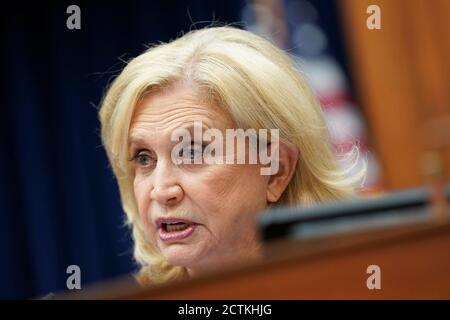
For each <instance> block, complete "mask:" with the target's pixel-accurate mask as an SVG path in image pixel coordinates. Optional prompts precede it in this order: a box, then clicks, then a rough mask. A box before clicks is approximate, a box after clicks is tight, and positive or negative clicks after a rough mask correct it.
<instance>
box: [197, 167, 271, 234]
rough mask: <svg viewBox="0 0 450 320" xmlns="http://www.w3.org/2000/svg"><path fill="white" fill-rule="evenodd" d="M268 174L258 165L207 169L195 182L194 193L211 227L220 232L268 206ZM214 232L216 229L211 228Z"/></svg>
mask: <svg viewBox="0 0 450 320" xmlns="http://www.w3.org/2000/svg"><path fill="white" fill-rule="evenodd" d="M267 179H268V178H267V177H266V176H261V175H260V172H259V167H257V166H255V165H253V166H252V165H222V166H214V167H211V168H209V169H208V172H207V173H206V174H205V175H204V176H203V177H202V178H201V179H197V180H195V183H194V184H195V185H196V186H197V187H194V184H193V185H192V187H193V188H192V189H191V190H192V191H193V192H194V193H193V196H195V197H196V198H195V199H196V201H195V202H197V204H198V205H199V206H200V207H201V208H202V211H203V212H205V215H206V218H207V221H208V222H209V226H210V228H212V229H217V230H218V231H219V230H220V229H221V228H222V227H225V226H227V225H229V224H230V225H235V224H239V223H240V222H244V221H245V219H243V215H246V216H247V217H248V218H249V219H251V218H252V217H253V216H254V214H256V213H257V212H260V211H262V210H263V209H264V208H265V205H266V185H267ZM212 231H214V230H212Z"/></svg>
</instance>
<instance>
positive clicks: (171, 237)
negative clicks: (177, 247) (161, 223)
mask: <svg viewBox="0 0 450 320" xmlns="http://www.w3.org/2000/svg"><path fill="white" fill-rule="evenodd" d="M195 227H196V225H195V224H191V225H189V227H187V228H186V229H184V230H181V231H171V232H168V231H165V230H164V229H163V228H160V229H159V238H160V239H161V240H162V241H164V242H173V241H178V240H182V239H186V238H187V237H189V236H190V235H192V233H194V230H195Z"/></svg>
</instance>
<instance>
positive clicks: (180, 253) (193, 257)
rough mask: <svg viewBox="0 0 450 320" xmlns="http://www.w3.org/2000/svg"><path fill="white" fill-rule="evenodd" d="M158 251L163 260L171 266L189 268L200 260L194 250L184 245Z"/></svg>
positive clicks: (174, 245) (172, 245)
mask: <svg viewBox="0 0 450 320" xmlns="http://www.w3.org/2000/svg"><path fill="white" fill-rule="evenodd" d="M160 250H161V253H162V255H163V257H164V258H165V260H166V261H167V262H168V263H169V264H170V265H172V266H179V267H186V268H191V267H193V266H194V265H195V264H196V262H198V261H199V260H200V257H199V256H198V255H197V254H196V250H192V249H191V248H189V246H187V245H185V244H171V245H170V246H168V247H165V248H163V249H160Z"/></svg>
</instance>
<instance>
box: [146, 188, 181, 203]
mask: <svg viewBox="0 0 450 320" xmlns="http://www.w3.org/2000/svg"><path fill="white" fill-rule="evenodd" d="M150 196H151V199H152V200H154V201H156V202H158V203H159V204H161V205H163V206H173V205H176V204H178V203H179V202H180V201H181V199H182V198H183V190H182V189H181V187H180V186H179V185H178V184H173V185H165V186H161V185H158V186H155V187H154V188H153V190H152V191H151V194H150Z"/></svg>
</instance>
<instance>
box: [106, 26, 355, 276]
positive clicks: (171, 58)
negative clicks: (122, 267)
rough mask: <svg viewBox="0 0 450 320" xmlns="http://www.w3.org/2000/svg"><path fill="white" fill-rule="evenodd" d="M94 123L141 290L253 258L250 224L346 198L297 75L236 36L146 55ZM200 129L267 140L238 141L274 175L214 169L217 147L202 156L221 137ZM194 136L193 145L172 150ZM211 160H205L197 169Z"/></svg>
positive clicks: (312, 102) (284, 60)
mask: <svg viewBox="0 0 450 320" xmlns="http://www.w3.org/2000/svg"><path fill="white" fill-rule="evenodd" d="M100 121H101V125H102V130H101V133H102V141H103V144H104V147H105V149H106V151H107V154H108V157H109V160H110V162H111V166H112V169H113V171H114V174H115V176H116V178H117V181H118V184H119V189H120V195H121V200H122V204H123V208H124V210H125V212H126V215H127V221H128V223H129V224H130V226H131V228H132V231H133V238H134V242H135V248H134V255H135V258H136V260H137V262H138V263H139V264H140V265H141V266H142V268H141V271H140V273H139V276H138V280H139V281H140V282H141V283H142V284H149V283H161V282H165V281H168V280H172V279H177V278H184V277H195V276H197V275H199V274H202V273H204V272H206V271H207V270H211V269H215V268H219V267H222V266H224V265H226V264H232V263H235V262H237V261H243V260H248V259H256V258H258V257H260V255H261V250H260V243H259V241H258V237H257V232H256V228H255V218H256V216H257V215H258V214H259V213H261V212H262V211H263V210H265V209H267V208H268V207H271V206H274V205H296V204H302V205H310V204H313V203H317V202H323V201H327V200H336V199H342V198H345V197H349V196H352V195H353V194H354V190H353V187H352V181H351V180H350V179H348V178H346V175H345V172H344V171H342V170H340V169H339V167H338V165H337V163H336V160H335V157H334V155H333V153H332V151H331V149H330V144H329V138H328V132H327V128H326V125H325V121H324V116H323V114H322V111H321V108H320V106H319V104H318V102H317V100H316V99H315V98H314V96H313V94H312V93H311V91H310V89H309V88H308V86H307V85H306V83H305V81H304V80H303V79H302V77H301V75H300V74H299V73H298V71H297V69H296V67H295V66H294V64H293V63H292V61H291V60H290V59H289V57H288V56H287V55H286V54H285V53H283V52H282V51H281V50H279V49H277V48H276V47H275V46H274V45H272V44H271V43H270V42H269V41H267V40H265V39H263V38H261V37H259V36H256V35H254V34H252V33H250V32H247V31H243V30H239V29H235V28H230V27H215V28H207V29H202V30H197V31H192V32H190V33H188V34H186V35H184V36H183V37H181V38H179V39H177V40H175V41H172V42H170V43H167V44H160V45H157V46H154V47H152V48H150V49H148V50H147V51H146V52H144V53H143V54H141V55H140V56H138V57H136V58H135V59H133V60H131V61H130V62H129V63H128V65H127V66H126V67H125V68H124V70H123V71H122V72H121V74H120V75H119V76H118V77H117V78H116V79H115V80H114V82H113V83H112V84H111V86H110V87H109V89H108V91H107V93H106V96H105V97H104V99H103V102H102V105H101V109H100ZM209 129H213V130H215V131H214V132H216V133H217V132H219V133H220V132H221V133H225V131H226V130H227V129H229V130H231V129H234V130H237V129H242V130H248V129H252V130H254V132H260V131H259V130H260V129H266V131H263V132H269V130H271V131H270V132H269V134H268V135H267V136H266V137H261V136H258V137H256V139H252V138H255V137H254V136H252V137H251V136H248V139H249V140H251V141H253V143H251V142H249V143H248V145H247V146H246V147H245V152H247V153H250V151H252V150H253V151H254V150H259V151H262V150H264V151H266V152H267V154H269V155H270V156H272V155H276V157H271V158H270V159H271V161H272V162H273V163H275V164H276V166H275V170H270V174H262V171H261V169H262V168H264V167H265V165H267V162H266V163H264V164H263V163H262V162H261V161H259V162H257V163H254V162H253V163H251V162H249V161H248V160H249V156H248V154H246V155H245V156H244V158H245V160H247V161H243V162H242V161H241V162H236V161H217V160H218V159H219V160H220V159H222V158H221V157H222V155H221V154H220V151H221V150H222V149H220V150H218V149H219V148H217V149H216V150H215V152H216V153H215V152H209V154H208V155H207V156H206V155H205V154H206V153H205V151H206V150H205V149H206V148H208V142H209V143H212V141H219V140H220V139H222V138H223V137H224V136H226V135H225V134H223V135H222V137H220V135H219V136H215V138H214V139H212V138H211V134H209V137H206V136H205V134H204V133H205V131H207V130H209ZM274 129H276V131H273V130H274ZM177 130H184V131H183V134H182V135H181V136H179V135H176V134H175V132H176V131H177ZM196 130H197V131H196ZM198 130H200V131H198ZM194 131H195V132H197V133H198V132H200V133H201V134H200V137H201V138H200V140H199V139H198V136H197V138H194V140H192V139H191V140H189V142H187V143H186V142H185V141H184V142H183V141H181V142H180V139H179V138H180V137H186V135H187V136H189V135H190V133H194V136H195V132H194ZM271 133H276V134H271ZM174 137H175V139H174ZM177 138H178V139H177ZM191 138H192V137H191ZM236 139H237V138H236ZM236 139H234V138H233V139H231V140H230V139H225V141H224V142H223V150H225V151H224V153H223V157H225V156H230V159H231V160H236V159H237V157H238V152H237V151H236V150H235V149H233V148H230V149H227V148H226V147H227V146H229V145H231V141H234V140H236ZM181 140H183V139H181ZM205 141H206V143H205ZM255 141H256V142H257V143H255ZM219 142H221V141H219ZM256 144H257V146H256ZM255 146H256V148H255ZM174 150H176V151H174ZM209 151H211V150H209ZM217 153H218V154H219V156H217ZM260 155H261V154H260ZM211 156H215V159H214V161H206V158H208V157H211ZM241 156H242V154H241ZM177 159H178V160H177ZM186 159H187V160H188V161H184V160H186ZM194 160H199V161H194ZM273 163H271V164H273Z"/></svg>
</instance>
